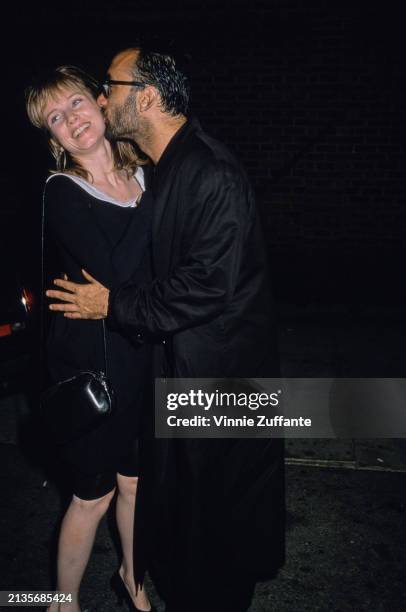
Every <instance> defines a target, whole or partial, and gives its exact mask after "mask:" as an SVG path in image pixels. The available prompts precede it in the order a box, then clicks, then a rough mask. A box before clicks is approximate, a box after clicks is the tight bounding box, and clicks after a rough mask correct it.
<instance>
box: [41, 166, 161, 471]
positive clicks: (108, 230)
mask: <svg viewBox="0 0 406 612" xmlns="http://www.w3.org/2000/svg"><path fill="white" fill-rule="evenodd" d="M83 185H85V183H82V185H81V184H78V182H77V179H76V180H74V179H73V178H72V177H69V176H66V175H62V174H58V175H54V176H52V177H51V178H50V179H48V182H47V185H46V188H45V195H44V197H45V240H46V244H47V247H48V248H47V253H48V257H47V268H51V267H52V268H53V270H55V272H56V273H57V275H58V276H60V275H61V273H66V274H67V275H68V278H69V279H70V280H72V281H74V282H87V281H86V280H85V279H84V277H83V275H82V273H81V269H82V268H84V269H85V270H87V271H88V272H89V273H90V274H91V275H92V276H93V277H94V278H96V279H97V280H98V281H100V282H101V283H102V284H103V285H105V286H106V287H108V288H109V289H111V288H113V287H114V285H117V284H121V283H122V282H124V281H126V280H129V279H132V280H133V281H134V282H137V284H138V283H139V284H140V285H143V284H144V283H147V282H148V281H149V280H150V278H151V266H150V248H149V244H150V234H151V231H150V223H151V208H152V202H151V198H150V196H149V195H148V194H147V193H144V194H143V196H142V198H141V202H140V203H139V205H138V206H137V207H135V208H134V207H123V206H119V205H117V204H114V203H112V202H111V201H109V198H108V197H106V199H105V200H102V199H100V197H102V195H101V194H99V195H94V193H89V191H88V190H86V189H85V187H84V186H83ZM50 253H54V256H53V257H52V261H51V262H49V259H50V257H49V254H50ZM48 263H50V264H51V265H48ZM48 286H50V285H49V284H48ZM50 318H51V320H50V325H49V331H48V335H47V363H48V370H49V374H50V376H51V379H52V382H57V381H60V380H64V379H66V378H69V377H70V376H74V375H76V374H78V373H79V372H80V371H81V370H84V369H92V370H104V351H103V328H102V322H101V321H91V320H74V319H68V318H65V317H64V316H63V314H62V313H52V315H51V317H50ZM106 341H107V359H108V377H109V379H110V381H111V383H112V386H113V389H114V393H115V397H116V410H115V413H114V415H113V416H112V417H110V418H109V419H108V420H107V421H105V423H103V425H101V426H100V427H99V428H98V429H97V430H95V431H93V432H91V433H89V434H87V435H86V436H84V437H83V438H81V439H80V440H78V441H75V442H73V443H70V444H68V445H66V446H65V447H63V449H62V455H63V458H64V459H65V460H66V461H67V462H68V463H69V464H71V465H72V466H73V467H74V468H75V469H77V470H79V471H80V472H82V473H84V474H96V473H100V472H104V471H107V470H109V469H112V468H113V467H114V466H115V465H117V461H118V460H119V459H120V457H123V456H125V455H126V454H127V453H128V452H129V449H130V448H131V446H132V445H133V443H134V440H135V439H136V438H137V436H138V433H139V429H140V422H141V421H140V420H141V417H142V413H143V411H144V410H145V409H147V408H148V407H147V405H146V399H145V398H144V399H143V389H144V386H145V382H146V380H147V378H148V376H149V371H150V347H149V346H148V344H139V343H138V344H137V343H136V342H131V341H130V340H129V339H127V338H126V337H124V336H123V335H122V334H120V333H119V332H117V331H112V330H110V329H108V328H107V326H106Z"/></svg>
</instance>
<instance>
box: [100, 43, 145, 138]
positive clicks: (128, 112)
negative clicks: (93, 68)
mask: <svg viewBox="0 0 406 612" xmlns="http://www.w3.org/2000/svg"><path fill="white" fill-rule="evenodd" d="M134 59H135V55H134V52H130V51H124V52H123V53H119V54H118V55H117V56H116V57H115V58H114V59H113V61H112V63H111V66H110V68H109V70H108V73H107V77H108V79H111V80H115V81H116V80H117V81H133V80H134V76H133V74H132V70H131V69H132V66H133V63H134ZM138 91H139V90H137V88H135V87H131V86H130V85H111V86H110V95H109V96H108V98H106V97H105V96H104V95H103V94H101V95H100V96H99V98H98V103H99V104H100V106H102V107H103V109H104V116H105V119H106V136H107V137H108V138H112V139H115V140H116V139H120V138H131V139H134V140H137V136H138V135H139V133H140V117H139V113H138V111H137V104H136V99H137V93H138Z"/></svg>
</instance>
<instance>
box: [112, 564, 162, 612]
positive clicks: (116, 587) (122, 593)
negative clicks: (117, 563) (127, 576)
mask: <svg viewBox="0 0 406 612" xmlns="http://www.w3.org/2000/svg"><path fill="white" fill-rule="evenodd" d="M110 586H111V590H112V591H113V592H114V593H115V594H116V596H117V603H118V605H119V606H122V605H123V602H124V601H125V602H126V603H127V606H128V609H129V611H130V612H156V610H155V609H154V607H153V606H151V607H150V609H149V610H140V609H139V608H137V606H135V605H134V602H133V600H132V599H131V595H130V593H129V592H128V591H127V589H126V586H125V584H124V582H123V581H122V578H121V576H120V574H119V573H118V572H116V573H115V574H113V576H112V577H111V580H110Z"/></svg>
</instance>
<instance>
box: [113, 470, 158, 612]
mask: <svg viewBox="0 0 406 612" xmlns="http://www.w3.org/2000/svg"><path fill="white" fill-rule="evenodd" d="M137 483H138V478H136V477H133V476H122V475H121V474H117V485H118V494H117V505H116V517H117V526H118V531H119V534H120V539H121V548H122V551H123V561H122V564H121V567H120V569H119V574H120V576H121V579H122V580H123V582H124V584H125V586H126V588H127V590H128V592H129V594H130V596H131V598H132V600H133V601H134V604H135V606H136V607H137V608H139V609H140V610H150V608H151V606H150V603H149V599H148V596H147V594H146V592H145V591H144V589H143V588H141V589H138V592H137V594H135V582H134V561H133V558H134V557H133V546H134V512H135V499H136V494H137Z"/></svg>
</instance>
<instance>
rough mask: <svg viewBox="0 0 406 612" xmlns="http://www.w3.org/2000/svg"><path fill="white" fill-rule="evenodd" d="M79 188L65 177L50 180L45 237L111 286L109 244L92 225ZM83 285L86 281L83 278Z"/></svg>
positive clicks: (93, 224) (112, 274)
mask: <svg viewBox="0 0 406 612" xmlns="http://www.w3.org/2000/svg"><path fill="white" fill-rule="evenodd" d="M78 189H80V187H78V186H77V185H75V183H73V182H72V180H71V179H70V178H68V177H63V176H57V177H55V178H52V179H51V180H50V181H49V182H48V183H47V185H46V187H45V193H44V198H45V201H44V204H45V209H44V210H45V228H46V235H50V236H52V238H53V239H54V240H55V243H56V245H57V246H59V247H60V248H62V251H64V252H65V253H67V254H68V255H69V256H70V257H72V259H73V260H74V261H75V262H76V263H77V265H78V267H80V268H84V269H85V270H87V272H89V273H90V274H91V275H92V276H93V277H94V278H96V279H97V280H98V281H99V282H100V283H102V284H103V285H104V286H106V287H108V288H110V287H112V286H113V283H114V270H113V265H112V259H111V252H112V245H111V243H110V242H109V239H108V236H106V234H105V233H104V232H103V230H102V229H101V228H100V227H99V226H98V225H97V223H96V222H95V217H94V215H93V213H92V210H91V208H90V206H89V205H88V204H87V202H86V198H82V197H80V195H81V194H80V195H78ZM83 282H87V281H85V279H84V278H83Z"/></svg>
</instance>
